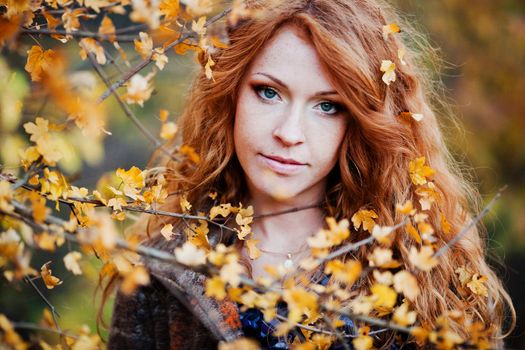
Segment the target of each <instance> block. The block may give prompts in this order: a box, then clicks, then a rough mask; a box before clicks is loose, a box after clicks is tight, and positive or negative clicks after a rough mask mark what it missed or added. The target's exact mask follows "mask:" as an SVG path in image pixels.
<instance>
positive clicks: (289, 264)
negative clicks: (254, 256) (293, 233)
mask: <svg viewBox="0 0 525 350" xmlns="http://www.w3.org/2000/svg"><path fill="white" fill-rule="evenodd" d="M305 245H306V246H307V247H306V248H304V249H303V247H304V246H305ZM308 249H309V247H308V245H307V242H306V241H305V242H304V243H303V244H302V245H301V249H300V250H297V251H295V252H286V253H281V252H272V251H269V250H266V249H261V248H259V250H260V251H261V252H264V253H267V254H271V255H277V256H286V260H285V261H284V267H285V268H287V269H290V268H292V267H293V266H294V262H293V260H294V258H295V257H297V255H299V254H300V253H302V252H305V251H306V250H308Z"/></svg>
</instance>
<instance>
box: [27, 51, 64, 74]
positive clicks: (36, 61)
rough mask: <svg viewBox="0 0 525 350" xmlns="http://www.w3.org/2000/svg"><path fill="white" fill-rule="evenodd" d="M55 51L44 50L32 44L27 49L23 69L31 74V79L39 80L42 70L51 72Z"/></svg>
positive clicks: (54, 60)
mask: <svg viewBox="0 0 525 350" xmlns="http://www.w3.org/2000/svg"><path fill="white" fill-rule="evenodd" d="M56 58H57V56H56V53H55V51H53V50H51V49H49V50H46V51H44V50H43V49H42V48H41V47H40V46H38V45H33V46H32V47H31V49H29V51H27V63H26V65H25V70H26V71H27V72H29V73H30V74H31V80H32V81H40V80H41V78H42V73H43V72H51V70H52V69H53V66H54V63H55V62H56Z"/></svg>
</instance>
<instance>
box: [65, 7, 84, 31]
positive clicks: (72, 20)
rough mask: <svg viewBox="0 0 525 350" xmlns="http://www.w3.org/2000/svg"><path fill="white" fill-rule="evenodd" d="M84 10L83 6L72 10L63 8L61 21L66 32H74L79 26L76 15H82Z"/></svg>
mask: <svg viewBox="0 0 525 350" xmlns="http://www.w3.org/2000/svg"><path fill="white" fill-rule="evenodd" d="M84 11H85V9H84V8H76V9H74V10H71V9H70V8H66V9H65V10H64V13H63V14H62V23H63V25H64V29H65V30H66V32H74V31H77V30H78V28H80V21H79V20H78V17H80V16H82V15H83V13H84Z"/></svg>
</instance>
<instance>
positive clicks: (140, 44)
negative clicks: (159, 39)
mask: <svg viewBox="0 0 525 350" xmlns="http://www.w3.org/2000/svg"><path fill="white" fill-rule="evenodd" d="M139 37H140V40H133V43H134V44H135V51H137V52H138V53H139V55H140V56H141V57H142V58H144V59H145V58H147V57H149V56H150V55H151V52H152V50H153V40H152V39H151V37H150V36H149V35H148V33H145V32H140V33H139Z"/></svg>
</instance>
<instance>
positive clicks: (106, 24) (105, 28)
mask: <svg viewBox="0 0 525 350" xmlns="http://www.w3.org/2000/svg"><path fill="white" fill-rule="evenodd" d="M98 34H100V35H102V36H106V37H107V38H108V40H109V41H110V42H113V41H115V39H116V37H117V36H116V30H115V25H113V21H112V20H111V18H109V17H108V16H104V18H103V19H102V22H100V26H99V27H98Z"/></svg>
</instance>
